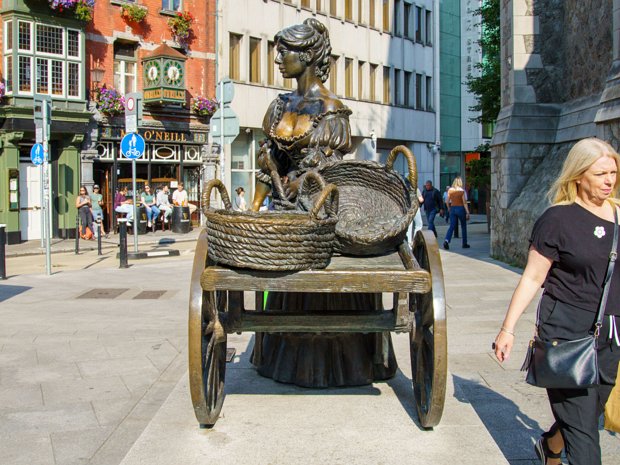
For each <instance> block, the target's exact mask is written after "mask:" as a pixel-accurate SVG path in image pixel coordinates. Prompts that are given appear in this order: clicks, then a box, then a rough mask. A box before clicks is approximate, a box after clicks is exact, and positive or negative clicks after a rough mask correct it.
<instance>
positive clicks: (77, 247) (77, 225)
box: [75, 216, 80, 255]
mask: <svg viewBox="0 0 620 465" xmlns="http://www.w3.org/2000/svg"><path fill="white" fill-rule="evenodd" d="M79 253H80V217H79V216H78V217H77V218H76V219H75V254H76V255H78V254H79Z"/></svg>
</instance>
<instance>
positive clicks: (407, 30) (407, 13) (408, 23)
mask: <svg viewBox="0 0 620 465" xmlns="http://www.w3.org/2000/svg"><path fill="white" fill-rule="evenodd" d="M411 13H412V11H411V3H405V4H404V9H403V22H404V27H403V29H404V32H403V34H404V36H405V37H407V38H409V39H411V38H412V37H411V30H412V29H411V27H412V26H413V18H412V17H411Z"/></svg>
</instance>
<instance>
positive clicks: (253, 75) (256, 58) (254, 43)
mask: <svg viewBox="0 0 620 465" xmlns="http://www.w3.org/2000/svg"><path fill="white" fill-rule="evenodd" d="M260 42H261V40H260V39H255V38H254V37H250V82H257V83H260V67H261V61H260Z"/></svg>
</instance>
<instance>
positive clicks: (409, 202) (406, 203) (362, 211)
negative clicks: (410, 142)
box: [313, 145, 419, 255]
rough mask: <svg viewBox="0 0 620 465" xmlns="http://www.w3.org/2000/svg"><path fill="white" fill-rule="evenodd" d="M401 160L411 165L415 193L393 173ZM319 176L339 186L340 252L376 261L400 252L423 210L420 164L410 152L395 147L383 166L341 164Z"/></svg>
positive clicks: (321, 172) (411, 180) (411, 178)
mask: <svg viewBox="0 0 620 465" xmlns="http://www.w3.org/2000/svg"><path fill="white" fill-rule="evenodd" d="M398 154H403V155H404V156H405V157H406V159H407V164H408V167H409V182H410V183H411V186H412V188H411V189H410V188H409V187H408V186H407V185H406V184H405V180H404V179H403V178H402V177H401V176H400V175H399V174H398V173H397V172H396V171H394V170H393V169H392V167H393V165H394V160H395V159H396V157H397V156H398ZM319 173H320V174H321V176H322V177H323V178H324V179H325V182H328V183H332V184H335V185H336V186H338V192H339V196H340V200H339V205H338V224H337V226H336V241H337V244H336V250H337V251H338V252H341V253H344V254H349V255H377V254H381V253H385V252H388V251H392V250H395V249H396V248H398V246H399V245H400V244H401V243H402V242H403V240H404V239H405V236H406V234H407V228H408V227H409V224H410V223H411V222H412V221H413V217H414V216H415V214H416V212H417V210H418V208H419V202H418V199H417V196H416V191H415V189H416V186H417V184H418V180H417V167H416V161H415V157H414V156H413V154H412V153H411V151H410V150H409V149H408V148H407V147H404V146H402V145H399V146H397V147H395V148H394V149H393V150H392V151H391V152H390V155H389V156H388V159H387V162H386V164H385V166H383V165H381V164H379V163H376V162H373V161H362V160H343V161H340V162H336V163H333V164H331V165H327V166H324V167H322V168H320V169H319ZM316 194H318V190H315V191H314V192H313V198H314V195H316Z"/></svg>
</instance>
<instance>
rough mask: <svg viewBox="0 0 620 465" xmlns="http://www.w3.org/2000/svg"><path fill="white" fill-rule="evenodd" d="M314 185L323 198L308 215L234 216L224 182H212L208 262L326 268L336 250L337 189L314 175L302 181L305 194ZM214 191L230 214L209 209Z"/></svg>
mask: <svg viewBox="0 0 620 465" xmlns="http://www.w3.org/2000/svg"><path fill="white" fill-rule="evenodd" d="M312 181H314V182H315V183H316V184H317V186H316V188H317V189H320V195H319V196H318V198H317V200H316V203H315V205H314V208H312V210H311V211H310V212H303V211H265V212H252V211H245V212H240V211H233V210H232V206H231V203H230V198H229V197H228V193H227V192H226V188H225V187H224V185H223V184H222V182H221V181H219V180H217V179H215V180H212V181H209V183H208V184H207V186H206V188H205V191H204V194H203V205H205V210H204V213H205V215H206V217H207V241H208V253H209V258H210V259H211V260H213V261H214V262H216V263H220V264H225V265H229V266H234V267H239V268H253V269H257V270H271V271H297V270H306V269H309V268H313V269H319V268H325V267H326V266H327V265H328V264H329V261H330V259H331V256H332V253H333V250H334V245H335V231H336V223H337V221H338V218H337V215H338V207H337V205H338V189H337V188H336V186H334V185H332V184H330V185H327V186H326V185H325V183H324V182H323V180H322V179H321V177H320V176H319V175H317V174H316V173H312V176H309V177H308V176H307V177H306V179H305V180H304V184H303V186H302V190H304V189H306V190H307V189H308V188H309V185H310V184H311V183H312ZM213 188H217V189H218V190H219V192H220V194H221V196H222V200H223V202H224V205H225V207H226V209H219V210H216V209H213V208H210V205H209V203H210V197H211V191H212V189H213ZM322 209H323V211H324V212H325V214H322Z"/></svg>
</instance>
